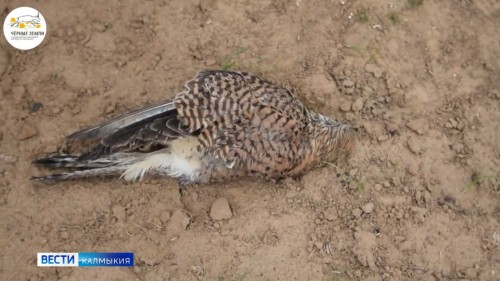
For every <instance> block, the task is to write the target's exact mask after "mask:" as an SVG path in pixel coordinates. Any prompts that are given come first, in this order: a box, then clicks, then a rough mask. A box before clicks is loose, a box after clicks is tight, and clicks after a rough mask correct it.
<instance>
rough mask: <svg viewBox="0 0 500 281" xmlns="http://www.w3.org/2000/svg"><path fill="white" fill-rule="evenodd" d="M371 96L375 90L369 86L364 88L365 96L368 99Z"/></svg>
mask: <svg viewBox="0 0 500 281" xmlns="http://www.w3.org/2000/svg"><path fill="white" fill-rule="evenodd" d="M371 94H373V88H372V87H370V86H368V85H366V86H364V87H363V96H365V97H368V96H370V95H371Z"/></svg>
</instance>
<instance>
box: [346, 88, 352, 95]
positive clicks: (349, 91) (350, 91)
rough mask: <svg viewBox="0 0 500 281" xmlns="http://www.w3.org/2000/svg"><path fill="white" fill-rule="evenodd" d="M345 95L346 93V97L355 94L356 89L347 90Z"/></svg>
mask: <svg viewBox="0 0 500 281" xmlns="http://www.w3.org/2000/svg"><path fill="white" fill-rule="evenodd" d="M345 93H346V95H352V94H353V93H354V87H352V88H345Z"/></svg>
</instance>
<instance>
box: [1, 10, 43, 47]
mask: <svg viewBox="0 0 500 281" xmlns="http://www.w3.org/2000/svg"><path fill="white" fill-rule="evenodd" d="M46 33H47V24H46V23H45V19H44V17H43V16H42V14H40V12H38V11H37V10H35V9H33V8H30V7H19V8H16V9H14V10H12V11H11V12H10V13H9V14H8V15H7V17H6V18H5V22H4V25H3V34H4V35H5V39H7V42H9V44H10V45H12V46H13V47H14V48H17V49H19V50H31V49H33V48H35V47H36V46H38V45H40V43H42V41H43V39H44V38H45V34H46Z"/></svg>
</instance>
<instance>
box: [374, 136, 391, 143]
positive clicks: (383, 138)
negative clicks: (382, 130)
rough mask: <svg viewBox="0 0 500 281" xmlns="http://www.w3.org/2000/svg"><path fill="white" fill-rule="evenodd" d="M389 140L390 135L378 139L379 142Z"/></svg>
mask: <svg viewBox="0 0 500 281" xmlns="http://www.w3.org/2000/svg"><path fill="white" fill-rule="evenodd" d="M388 139H389V135H381V136H378V137H377V140H378V141H379V142H383V141H386V140H388Z"/></svg>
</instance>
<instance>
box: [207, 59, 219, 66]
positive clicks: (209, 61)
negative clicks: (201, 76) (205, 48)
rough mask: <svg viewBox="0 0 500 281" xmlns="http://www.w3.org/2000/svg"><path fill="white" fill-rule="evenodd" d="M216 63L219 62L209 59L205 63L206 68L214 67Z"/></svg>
mask: <svg viewBox="0 0 500 281" xmlns="http://www.w3.org/2000/svg"><path fill="white" fill-rule="evenodd" d="M216 63H217V61H216V60H215V59H208V60H206V61H205V65H206V66H212V65H215V64H216Z"/></svg>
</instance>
